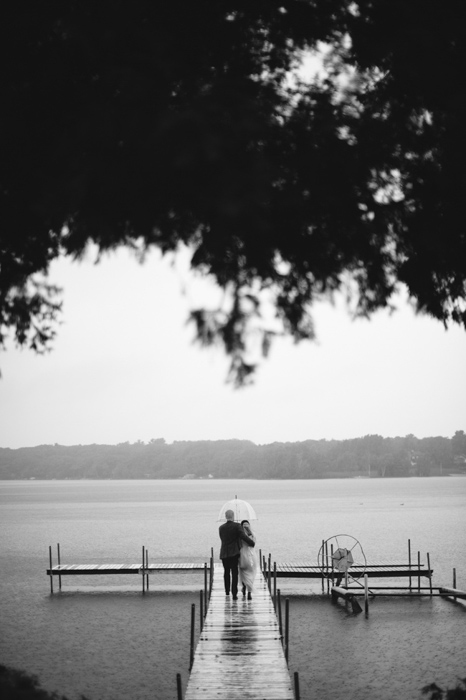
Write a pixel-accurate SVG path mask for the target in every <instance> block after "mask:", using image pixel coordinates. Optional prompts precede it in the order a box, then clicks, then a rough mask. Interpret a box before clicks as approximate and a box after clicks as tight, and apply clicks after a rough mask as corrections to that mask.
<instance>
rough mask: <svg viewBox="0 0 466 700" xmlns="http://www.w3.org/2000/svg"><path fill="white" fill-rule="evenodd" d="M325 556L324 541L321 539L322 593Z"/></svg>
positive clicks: (323, 589) (323, 591) (323, 590)
mask: <svg viewBox="0 0 466 700" xmlns="http://www.w3.org/2000/svg"><path fill="white" fill-rule="evenodd" d="M324 557H325V542H324V540H322V595H323V594H324V593H325V586H324V571H325V565H324V561H325V559H324Z"/></svg>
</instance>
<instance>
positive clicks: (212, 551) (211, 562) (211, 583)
mask: <svg viewBox="0 0 466 700" xmlns="http://www.w3.org/2000/svg"><path fill="white" fill-rule="evenodd" d="M213 585H214V548H213V547H211V548H210V589H209V598H210V596H211V595H212V586H213Z"/></svg>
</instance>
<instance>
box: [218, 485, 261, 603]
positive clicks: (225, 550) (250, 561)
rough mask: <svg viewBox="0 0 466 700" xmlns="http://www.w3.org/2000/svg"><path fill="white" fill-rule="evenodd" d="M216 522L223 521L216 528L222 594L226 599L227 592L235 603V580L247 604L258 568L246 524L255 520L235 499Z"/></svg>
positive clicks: (253, 546) (223, 509)
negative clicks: (221, 573)
mask: <svg viewBox="0 0 466 700" xmlns="http://www.w3.org/2000/svg"><path fill="white" fill-rule="evenodd" d="M243 516H244V517H243ZM218 520H226V522H225V523H223V525H220V527H219V535H220V539H221V541H222V545H221V548H220V559H221V560H222V564H223V581H224V585H225V593H226V595H227V596H228V595H230V590H231V593H232V596H233V600H237V598H238V580H239V583H240V584H241V586H242V593H243V595H246V591H247V594H248V600H251V599H252V591H253V588H254V579H255V578H256V572H257V564H258V559H257V552H256V551H255V549H254V548H255V544H256V538H255V536H254V534H253V532H252V530H251V525H250V523H249V520H257V517H256V514H255V513H254V509H253V508H252V507H251V506H250V505H249V503H247V502H246V501H241V500H238V499H237V498H235V499H234V500H233V501H227V503H225V504H224V505H223V506H222V509H221V510H220V514H219V517H218Z"/></svg>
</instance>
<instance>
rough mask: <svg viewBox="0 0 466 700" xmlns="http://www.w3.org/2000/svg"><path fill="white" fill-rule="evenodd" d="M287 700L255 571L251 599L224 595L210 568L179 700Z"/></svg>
mask: <svg viewBox="0 0 466 700" xmlns="http://www.w3.org/2000/svg"><path fill="white" fill-rule="evenodd" d="M249 698H251V699H252V698H255V699H256V700H259V699H263V698H267V700H293V698H294V693H293V687H292V683H291V680H290V676H289V673H288V667H287V663H286V660H285V654H284V651H283V646H282V639H281V634H280V628H279V622H278V620H277V616H276V614H275V610H274V605H273V601H272V597H271V595H270V592H269V589H268V586H267V583H266V581H265V579H264V576H263V574H262V572H261V571H258V573H257V578H256V581H255V590H254V592H253V599H252V600H247V598H245V597H243V596H242V595H241V591H239V595H238V600H236V601H235V600H233V599H232V596H231V595H230V596H226V595H225V591H224V586H223V566H222V565H221V564H215V565H214V575H213V580H212V589H211V596H210V602H209V607H208V610H207V614H206V616H205V619H204V625H203V629H202V632H201V634H200V638H199V641H198V644H197V648H196V652H195V655H194V663H193V667H192V670H191V675H190V677H189V681H188V686H187V688H186V693H185V700H214V699H215V700H247V699H249Z"/></svg>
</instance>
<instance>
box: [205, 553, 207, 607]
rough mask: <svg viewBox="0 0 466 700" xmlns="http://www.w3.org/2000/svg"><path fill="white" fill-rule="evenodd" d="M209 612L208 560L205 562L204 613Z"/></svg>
mask: <svg viewBox="0 0 466 700" xmlns="http://www.w3.org/2000/svg"><path fill="white" fill-rule="evenodd" d="M206 612H207V562H204V615H205V613H206Z"/></svg>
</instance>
